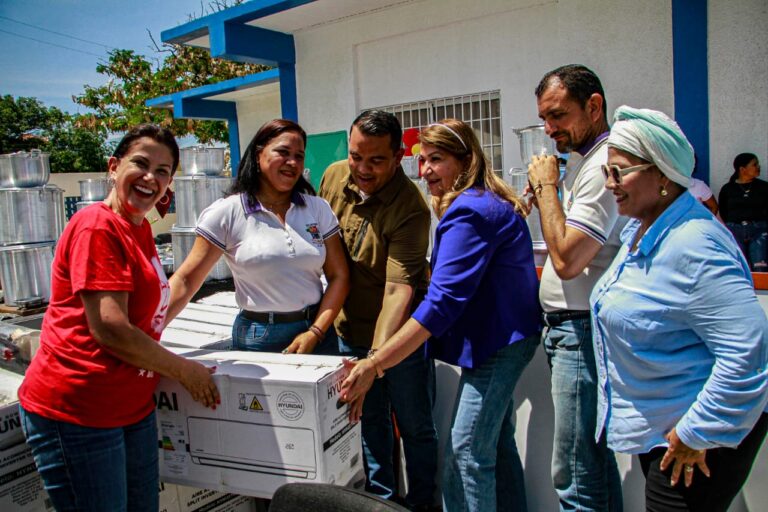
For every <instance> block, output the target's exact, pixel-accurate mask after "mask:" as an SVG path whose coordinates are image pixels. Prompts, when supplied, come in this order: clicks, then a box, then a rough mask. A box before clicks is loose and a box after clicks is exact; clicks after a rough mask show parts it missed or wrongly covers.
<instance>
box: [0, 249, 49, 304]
mask: <svg viewBox="0 0 768 512" xmlns="http://www.w3.org/2000/svg"><path fill="white" fill-rule="evenodd" d="M53 246H54V243H53V242H46V243H39V244H22V245H7V246H4V247H0V282H2V285H3V293H4V294H5V303H6V305H8V306H20V305H22V304H25V303H28V302H32V301H35V300H39V301H40V302H48V300H49V299H50V298H51V265H52V264H53Z"/></svg>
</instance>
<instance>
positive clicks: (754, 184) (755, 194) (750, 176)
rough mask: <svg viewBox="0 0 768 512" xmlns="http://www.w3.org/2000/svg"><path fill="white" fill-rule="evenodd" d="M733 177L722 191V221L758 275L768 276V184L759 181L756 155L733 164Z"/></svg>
mask: <svg viewBox="0 0 768 512" xmlns="http://www.w3.org/2000/svg"><path fill="white" fill-rule="evenodd" d="M733 169H734V171H733V175H731V177H730V179H729V180H728V183H726V184H725V185H723V188H721V189H720V217H722V219H723V222H725V225H726V226H728V229H729V230H730V231H731V233H733V236H734V238H736V242H738V244H739V247H740V248H741V251H742V252H743V253H744V257H745V258H747V261H748V262H749V266H750V268H751V269H752V271H754V272H768V183H766V182H765V181H763V180H761V179H758V178H757V177H758V176H760V162H758V161H757V157H756V156H755V155H753V154H752V153H741V154H740V155H737V156H736V158H735V159H734V160H733Z"/></svg>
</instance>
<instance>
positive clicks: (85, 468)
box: [19, 125, 218, 511]
mask: <svg viewBox="0 0 768 512" xmlns="http://www.w3.org/2000/svg"><path fill="white" fill-rule="evenodd" d="M178 161H179V148H178V146H177V144H176V141H175V139H174V137H173V134H172V133H171V132H170V131H169V130H167V129H164V128H160V127H157V126H153V125H141V126H138V127H136V128H134V129H133V130H131V131H130V132H128V134H127V135H126V136H125V137H124V138H123V139H122V140H121V141H120V143H119V144H118V146H117V148H116V149H115V152H114V154H113V156H112V157H111V158H110V159H109V162H108V174H109V178H110V180H111V181H113V182H114V187H113V188H112V191H111V192H110V194H109V196H108V197H107V198H106V199H105V200H104V202H102V203H98V204H95V205H92V206H90V207H88V208H84V209H83V210H81V211H79V212H78V213H76V214H75V215H74V216H73V217H72V219H71V220H70V222H69V223H68V224H67V227H66V229H65V230H64V232H63V233H62V235H61V238H60V239H59V241H58V242H57V247H56V255H55V258H54V261H53V267H52V276H51V292H52V293H51V301H50V305H49V307H48V311H47V312H46V315H45V318H44V320H43V326H42V332H41V334H40V350H39V351H38V352H37V354H36V355H35V357H34V359H33V360H32V363H31V365H30V367H29V369H28V370H27V373H26V376H25V379H24V382H23V384H22V386H21V388H20V389H19V401H20V403H21V406H20V409H21V417H22V428H23V430H24V433H25V435H26V437H27V443H28V444H29V445H30V447H31V448H32V453H33V455H34V458H35V463H36V464H37V468H38V471H39V472H40V474H41V476H42V477H43V482H44V484H45V488H46V490H47V491H48V494H49V496H50V498H51V501H52V503H53V505H54V507H55V508H56V509H57V510H82V511H85V510H132V511H133V510H136V511H145V510H146V511H156V510H157V509H158V485H159V476H158V461H157V439H158V438H157V427H156V424H155V414H154V410H155V408H154V402H153V399H152V395H153V392H154V390H155V387H156V385H157V382H158V379H159V377H160V376H161V375H163V376H167V377H171V378H174V379H177V380H179V382H181V383H182V384H183V385H184V387H185V388H186V389H187V390H188V391H189V392H190V394H191V395H192V396H193V398H194V399H195V400H198V401H200V402H201V403H203V404H204V405H206V406H211V407H215V404H216V403H217V401H218V391H217V389H216V385H215V384H214V382H213V379H212V377H211V373H212V371H213V370H209V369H208V368H206V367H205V366H203V365H201V364H199V363H196V362H193V361H189V360H186V359H184V358H182V357H179V356H177V355H175V354H173V353H171V352H169V351H168V350H166V349H165V348H163V347H161V346H160V345H159V343H158V341H159V339H160V333H161V331H162V327H163V324H164V321H165V316H166V310H167V308H168V300H169V297H170V287H169V285H168V281H167V279H166V278H165V274H164V272H163V269H162V265H161V264H160V261H159V258H158V256H157V251H156V249H155V245H154V240H153V238H152V230H151V229H150V226H149V222H148V221H147V220H146V219H145V216H146V214H147V213H148V212H149V211H150V210H152V208H153V207H154V206H155V203H158V201H161V200H163V201H166V199H163V198H165V197H166V191H167V189H168V185H170V183H171V181H172V180H173V173H174V171H175V169H176V167H177V166H178Z"/></svg>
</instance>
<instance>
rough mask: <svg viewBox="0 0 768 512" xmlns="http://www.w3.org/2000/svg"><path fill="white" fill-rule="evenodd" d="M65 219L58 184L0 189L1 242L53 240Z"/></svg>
mask: <svg viewBox="0 0 768 512" xmlns="http://www.w3.org/2000/svg"><path fill="white" fill-rule="evenodd" d="M65 219H66V217H65V216H64V191H63V190H62V189H60V188H59V187H57V186H54V185H46V186H44V187H36V188H5V189H0V245H12V244H29V243H36V242H55V241H56V240H58V239H59V235H61V232H62V231H63V230H64V223H65Z"/></svg>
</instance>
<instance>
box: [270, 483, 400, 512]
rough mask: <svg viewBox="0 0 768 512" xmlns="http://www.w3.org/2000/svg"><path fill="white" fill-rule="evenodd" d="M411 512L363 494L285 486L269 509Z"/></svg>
mask: <svg viewBox="0 0 768 512" xmlns="http://www.w3.org/2000/svg"><path fill="white" fill-rule="evenodd" d="M306 511H312V512H408V509H407V508H403V507H401V506H400V505H398V504H397V503H393V502H391V501H387V500H384V499H381V498H379V497H378V496H375V495H373V494H369V493H367V492H364V491H358V490H355V489H350V488H348V487H340V486H338V485H329V484H304V483H292V484H285V485H282V486H281V487H280V488H279V489H277V491H275V494H274V496H272V503H270V505H269V512H306Z"/></svg>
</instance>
